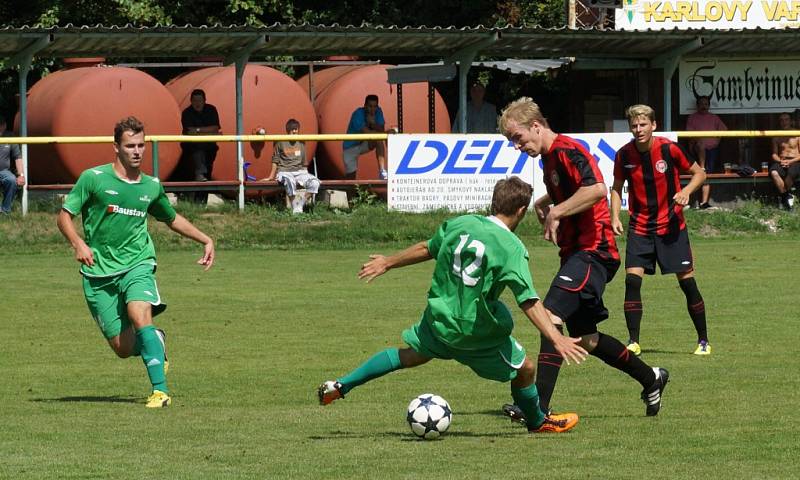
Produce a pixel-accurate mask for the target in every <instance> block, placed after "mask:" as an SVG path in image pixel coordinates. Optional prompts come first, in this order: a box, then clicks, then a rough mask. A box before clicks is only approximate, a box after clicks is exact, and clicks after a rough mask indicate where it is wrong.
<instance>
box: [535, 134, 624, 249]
mask: <svg viewBox="0 0 800 480" xmlns="http://www.w3.org/2000/svg"><path fill="white" fill-rule="evenodd" d="M542 163H543V167H544V184H545V187H547V194H548V195H549V196H550V200H552V201H553V203H554V204H556V205H558V204H559V203H561V202H563V201H565V200H566V199H568V198H570V197H571V196H572V195H574V194H575V192H577V191H578V189H579V188H581V187H590V186H592V185H594V184H596V183H603V174H602V173H601V172H600V168H599V167H598V166H597V160H595V158H594V156H592V154H591V153H589V152H588V151H587V150H586V148H585V147H584V146H583V145H582V144H580V143H579V142H578V141H576V140H575V139H573V138H570V137H568V136H566V135H558V136H557V137H556V139H555V141H554V142H553V145H551V146H550V150H549V151H548V152H547V153H545V154H544V155H542ZM557 243H558V246H559V247H560V248H561V251H560V252H559V255H560V256H561V258H562V261H563V260H565V259H566V258H567V257H569V256H570V255H572V254H573V253H575V252H577V251H581V250H585V251H589V252H594V253H595V254H596V255H598V256H599V257H600V258H602V259H614V260H619V252H618V251H617V244H616V242H615V241H614V232H613V230H611V215H610V214H609V211H608V202H607V201H606V199H605V198H602V199H600V200H598V201H597V203H595V204H594V205H593V206H592V207H591V208H589V209H587V210H584V211H583V212H580V213H576V214H574V215H570V216H568V217H564V218H562V219H561V222H560V223H559V228H558V239H557Z"/></svg>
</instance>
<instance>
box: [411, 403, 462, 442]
mask: <svg viewBox="0 0 800 480" xmlns="http://www.w3.org/2000/svg"><path fill="white" fill-rule="evenodd" d="M452 419H453V412H452V411H451V410H450V405H449V404H448V403H447V400H445V399H444V398H442V397H440V396H439V395H434V394H433V393H423V394H422V395H420V396H418V397H417V398H415V399H414V400H411V403H409V404H408V412H407V413H406V420H407V421H408V424H409V426H411V431H412V432H414V435H416V436H418V437H420V438H424V439H425V440H433V439H434V438H439V437H440V436H441V435H442V434H443V433H444V432H446V431H447V429H448V428H450V422H451V421H452Z"/></svg>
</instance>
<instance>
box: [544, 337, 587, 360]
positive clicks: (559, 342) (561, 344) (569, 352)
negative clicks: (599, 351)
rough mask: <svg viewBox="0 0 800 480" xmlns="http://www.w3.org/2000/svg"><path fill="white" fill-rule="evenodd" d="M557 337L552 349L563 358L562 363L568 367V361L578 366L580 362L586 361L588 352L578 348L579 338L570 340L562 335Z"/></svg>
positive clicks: (570, 338)
mask: <svg viewBox="0 0 800 480" xmlns="http://www.w3.org/2000/svg"><path fill="white" fill-rule="evenodd" d="M558 337H560V338H558ZM558 337H557V338H556V341H554V342H553V347H555V349H556V351H557V352H558V353H560V354H561V356H562V357H564V361H565V362H567V365H570V360H572V361H573V362H575V364H576V365H580V363H581V362H583V361H584V360H586V357H587V356H588V355H589V352H587V351H586V350H585V349H584V348H583V347H581V346H580V342H581V339H580V338H572V337H567V336H564V335H559V336H558Z"/></svg>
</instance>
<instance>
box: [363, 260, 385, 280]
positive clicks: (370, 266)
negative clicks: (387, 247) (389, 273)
mask: <svg viewBox="0 0 800 480" xmlns="http://www.w3.org/2000/svg"><path fill="white" fill-rule="evenodd" d="M388 269H389V263H388V262H387V261H386V256H384V255H370V256H369V262H367V263H365V264H364V265H361V270H359V272H358V279H359V280H364V279H366V281H367V283H369V282H371V281H372V280H373V279H374V278H376V277H379V276H381V275H383V274H384V273H386V270H388Z"/></svg>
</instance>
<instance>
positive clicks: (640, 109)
mask: <svg viewBox="0 0 800 480" xmlns="http://www.w3.org/2000/svg"><path fill="white" fill-rule="evenodd" d="M625 116H626V117H628V121H631V120H636V119H637V118H638V117H647V118H648V119H649V120H650V121H651V122H655V121H656V111H655V110H653V107H651V106H649V105H642V104H639V105H631V106H630V107H628V108H627V109H626V110H625Z"/></svg>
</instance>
